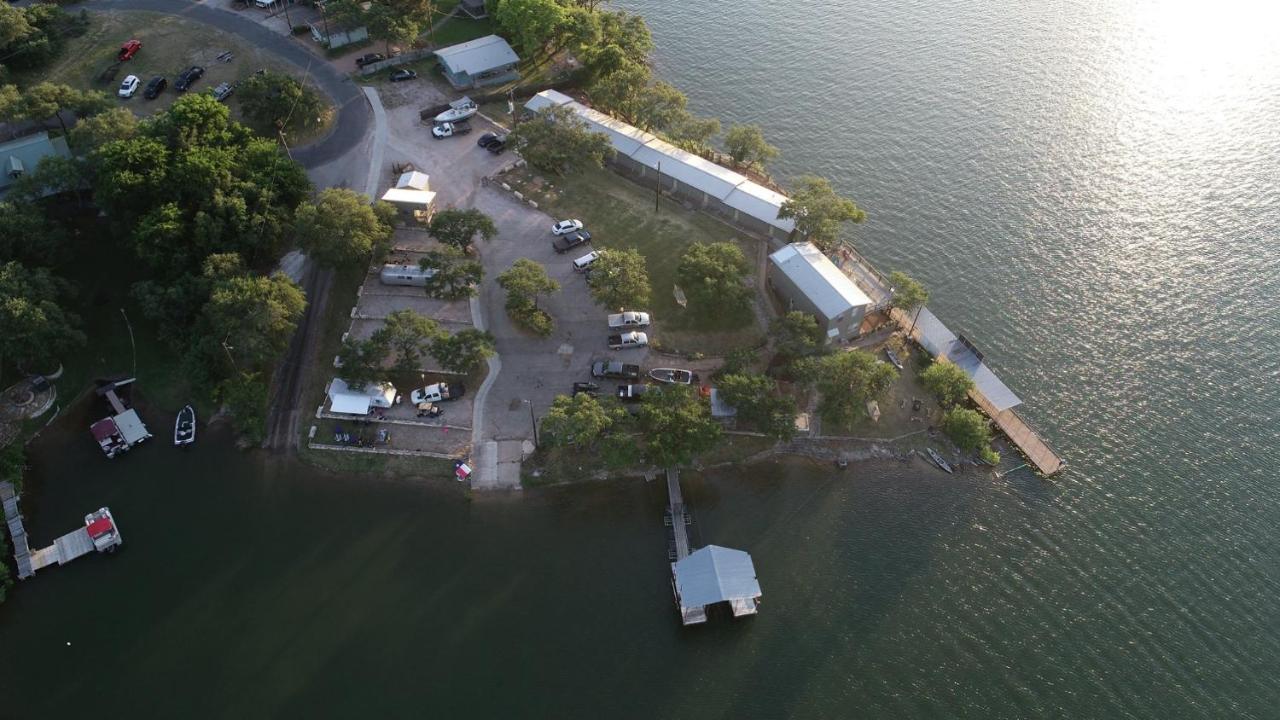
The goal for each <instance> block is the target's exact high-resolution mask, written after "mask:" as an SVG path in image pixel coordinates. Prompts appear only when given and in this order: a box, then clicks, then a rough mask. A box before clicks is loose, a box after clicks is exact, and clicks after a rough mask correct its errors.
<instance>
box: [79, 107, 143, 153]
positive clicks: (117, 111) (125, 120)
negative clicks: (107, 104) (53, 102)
mask: <svg viewBox="0 0 1280 720" xmlns="http://www.w3.org/2000/svg"><path fill="white" fill-rule="evenodd" d="M137 133H138V116H137V115H134V114H133V112H132V111H130V110H129V109H128V108H123V107H116V108H111V109H110V110H106V111H104V112H100V113H98V114H97V115H93V116H90V117H86V118H81V119H80V120H79V121H77V122H76V124H75V126H74V127H72V128H71V132H70V134H68V136H67V140H68V142H69V143H70V144H71V149H73V150H75V151H76V153H77V154H80V155H85V154H88V153H90V152H92V151H94V150H97V149H98V148H100V147H102V146H103V145H106V144H107V143H109V142H111V141H113V140H128V139H129V138H131V137H133V136H134V135H136V134H137Z"/></svg>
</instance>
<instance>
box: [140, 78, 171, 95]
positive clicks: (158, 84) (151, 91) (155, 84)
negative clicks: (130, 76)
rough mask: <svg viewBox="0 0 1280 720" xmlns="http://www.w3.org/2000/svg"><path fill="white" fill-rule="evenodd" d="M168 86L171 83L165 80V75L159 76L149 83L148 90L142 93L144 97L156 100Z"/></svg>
mask: <svg viewBox="0 0 1280 720" xmlns="http://www.w3.org/2000/svg"><path fill="white" fill-rule="evenodd" d="M168 86H169V81H168V80H165V79H164V76H163V75H157V76H155V77H153V78H151V80H150V81H148V82H147V89H146V90H143V91H142V97H144V98H146V99H148V100H155V99H156V98H157V97H158V96H159V95H160V93H162V92H164V89H165V88H166V87H168Z"/></svg>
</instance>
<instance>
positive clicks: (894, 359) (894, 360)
mask: <svg viewBox="0 0 1280 720" xmlns="http://www.w3.org/2000/svg"><path fill="white" fill-rule="evenodd" d="M884 354H885V357H887V358H889V363H890V364H891V365H893V366H894V367H896V368H898V369H899V370H901V369H902V361H901V360H899V359H898V353H896V352H894V351H892V350H890V349H889V348H885V349H884Z"/></svg>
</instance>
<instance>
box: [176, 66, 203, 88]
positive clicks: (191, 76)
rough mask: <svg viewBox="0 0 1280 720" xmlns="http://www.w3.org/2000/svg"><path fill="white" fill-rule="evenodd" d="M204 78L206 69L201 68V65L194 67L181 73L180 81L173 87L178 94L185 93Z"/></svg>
mask: <svg viewBox="0 0 1280 720" xmlns="http://www.w3.org/2000/svg"><path fill="white" fill-rule="evenodd" d="M203 76H204V68H202V67H200V66H199V65H192V66H191V67H189V68H187V69H186V70H183V71H182V72H181V73H179V75H178V80H177V81H176V82H174V84H173V87H174V89H176V90H177V91H178V92H185V91H186V90H188V89H189V88H190V87H191V86H192V85H194V84H195V82H196V81H197V80H199V79H200V78H201V77H203Z"/></svg>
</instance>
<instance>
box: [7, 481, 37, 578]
mask: <svg viewBox="0 0 1280 720" xmlns="http://www.w3.org/2000/svg"><path fill="white" fill-rule="evenodd" d="M0 502H3V503H4V520H5V524H7V525H8V526H9V538H10V539H11V540H13V559H14V561H16V562H17V564H18V579H19V580H26V579H27V578H29V577H31V576H32V575H35V574H36V571H35V568H34V567H32V563H31V547H30V545H29V544H28V542H27V530H26V528H24V527H23V526H22V513H21V512H19V511H18V493H17V492H16V491H15V490H14V489H13V483H10V482H3V483H0Z"/></svg>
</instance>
